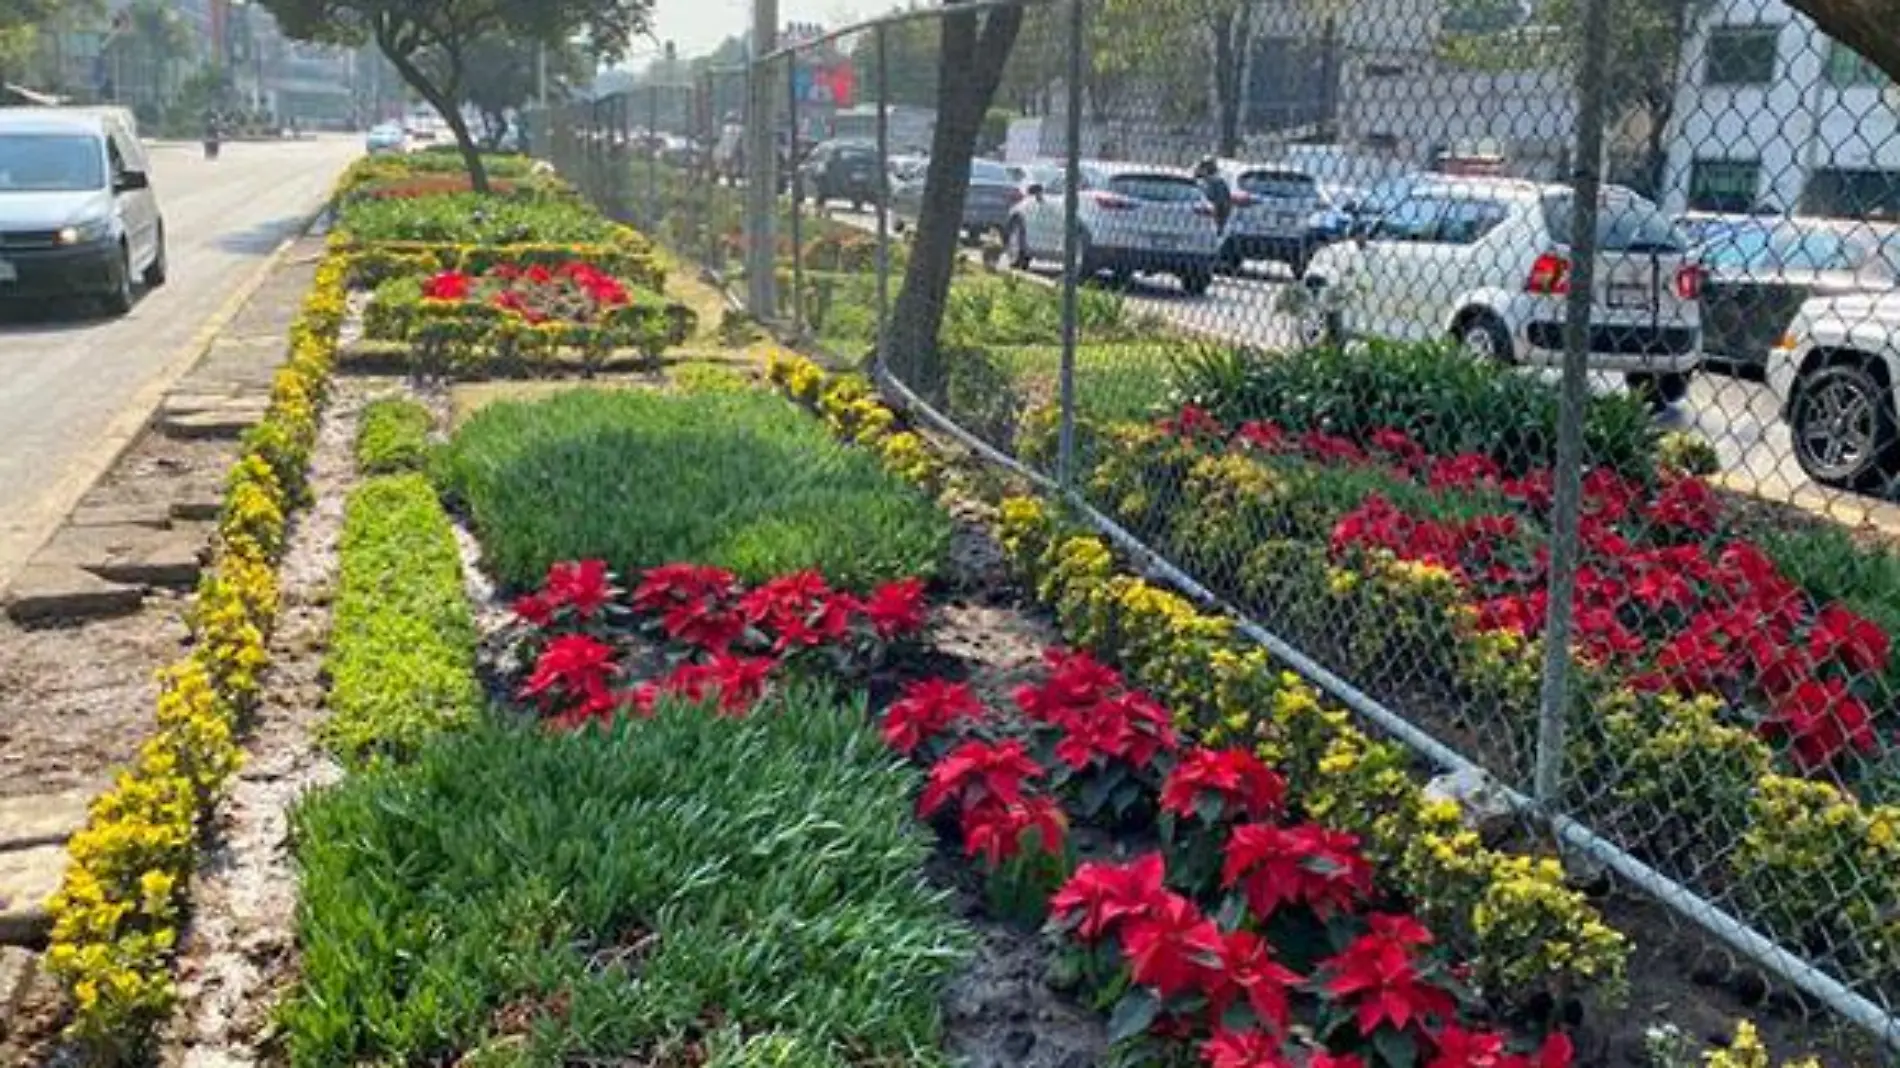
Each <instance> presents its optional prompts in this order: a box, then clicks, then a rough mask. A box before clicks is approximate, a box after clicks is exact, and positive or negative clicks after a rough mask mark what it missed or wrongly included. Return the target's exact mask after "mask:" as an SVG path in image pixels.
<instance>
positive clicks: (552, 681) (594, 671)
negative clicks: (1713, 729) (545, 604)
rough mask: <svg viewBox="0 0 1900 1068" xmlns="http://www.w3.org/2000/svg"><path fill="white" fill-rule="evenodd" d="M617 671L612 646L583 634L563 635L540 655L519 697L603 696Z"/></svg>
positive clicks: (550, 643)
mask: <svg viewBox="0 0 1900 1068" xmlns="http://www.w3.org/2000/svg"><path fill="white" fill-rule="evenodd" d="M616 670H617V669H616V668H615V666H614V650H613V646H611V645H608V644H607V643H606V642H603V641H600V640H598V639H596V638H593V637H590V636H588V635H586V634H563V635H561V636H560V637H558V638H555V639H554V640H553V641H551V642H549V643H548V646H547V648H546V649H543V650H542V651H541V656H540V658H539V659H537V660H536V661H535V664H534V672H533V673H532V674H530V675H529V676H528V682H527V684H526V685H525V686H523V687H522V688H521V695H522V696H523V697H540V696H542V695H546V694H568V695H575V694H591V693H597V692H602V691H605V689H606V682H607V679H608V678H609V677H610V676H612V675H613V674H614V672H615V671H616Z"/></svg>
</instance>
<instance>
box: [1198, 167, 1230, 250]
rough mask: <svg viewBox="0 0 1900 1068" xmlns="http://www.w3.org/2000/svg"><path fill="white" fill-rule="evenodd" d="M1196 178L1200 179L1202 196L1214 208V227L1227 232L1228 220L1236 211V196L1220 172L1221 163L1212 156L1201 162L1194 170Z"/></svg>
mask: <svg viewBox="0 0 1900 1068" xmlns="http://www.w3.org/2000/svg"><path fill="white" fill-rule="evenodd" d="M1194 176H1195V177H1196V178H1198V179H1200V182H1201V194H1202V195H1203V196H1205V197H1207V202H1208V203H1209V204H1212V205H1213V206H1214V225H1215V227H1217V228H1218V229H1220V230H1221V232H1223V233H1225V232H1226V230H1227V218H1228V216H1230V215H1232V214H1233V211H1234V194H1233V191H1232V190H1230V189H1228V188H1227V179H1226V177H1225V176H1223V175H1222V174H1221V172H1220V163H1219V162H1218V161H1216V160H1215V159H1214V157H1212V156H1208V157H1206V158H1204V159H1202V160H1201V165H1200V166H1198V167H1196V168H1194Z"/></svg>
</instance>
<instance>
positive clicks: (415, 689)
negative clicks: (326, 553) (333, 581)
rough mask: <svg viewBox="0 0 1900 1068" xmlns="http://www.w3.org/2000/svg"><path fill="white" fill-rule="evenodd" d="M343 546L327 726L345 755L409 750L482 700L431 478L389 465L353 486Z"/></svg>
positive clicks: (451, 550)
mask: <svg viewBox="0 0 1900 1068" xmlns="http://www.w3.org/2000/svg"><path fill="white" fill-rule="evenodd" d="M341 555H342V574H341V577H340V579H339V584H338V589H337V596H336V604H335V612H334V623H333V626H332V630H331V634H330V655H329V659H328V662H327V663H326V665H325V666H326V668H327V670H328V672H329V675H330V697H329V705H330V713H331V714H330V718H329V720H328V721H327V722H326V723H325V724H324V726H323V729H322V736H323V739H324V742H325V743H326V744H327V745H328V746H329V747H330V748H331V749H332V750H333V751H334V752H335V753H336V754H337V755H338V756H339V757H341V758H342V759H344V760H345V761H347V762H349V763H352V764H362V763H366V762H368V761H370V760H372V759H374V758H376V757H379V756H386V757H394V758H398V759H406V758H408V757H410V756H413V755H414V753H415V752H416V751H417V749H418V747H419V746H420V745H421V744H422V743H423V742H425V741H427V740H428V739H429V738H431V737H432V736H434V735H435V734H436V733H438V732H440V731H442V730H444V729H448V728H453V727H457V726H461V725H464V724H466V723H468V722H469V721H471V720H472V719H473V717H474V714H475V712H476V710H477V709H478V708H479V706H480V701H481V691H480V687H479V686H478V684H477V682H476V679H475V642H476V634H475V623H474V620H473V618H472V617H471V615H470V613H469V607H468V600H467V597H466V595H465V594H464V593H463V590H462V561H461V555H460V553H459V552H458V550H457V548H456V544H455V536H454V533H453V531H452V530H451V529H450V526H449V517H448V515H447V514H446V513H445V512H443V510H442V505H441V503H440V502H439V501H437V500H436V496H435V491H434V489H433V488H432V487H431V486H430V484H429V482H428V480H427V479H425V478H424V477H423V476H421V475H417V474H409V475H387V476H383V477H379V478H373V479H371V480H370V481H368V482H366V483H364V484H363V485H362V486H360V487H358V488H357V489H356V491H355V492H353V493H351V494H350V499H349V502H348V505H347V506H346V510H345V513H344V518H343V539H342V547H341Z"/></svg>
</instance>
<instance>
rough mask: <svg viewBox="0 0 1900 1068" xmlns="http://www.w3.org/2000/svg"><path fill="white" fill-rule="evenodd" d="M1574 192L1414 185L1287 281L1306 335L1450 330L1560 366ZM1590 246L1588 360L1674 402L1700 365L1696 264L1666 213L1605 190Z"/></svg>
mask: <svg viewBox="0 0 1900 1068" xmlns="http://www.w3.org/2000/svg"><path fill="white" fill-rule="evenodd" d="M1574 200H1575V197H1574V194H1573V193H1572V191H1571V190H1570V188H1569V187H1567V186H1561V185H1546V184H1540V183H1535V182H1527V181H1518V180H1514V179H1505V178H1454V177H1444V176H1433V177H1432V178H1430V179H1428V180H1424V181H1421V182H1419V183H1418V184H1416V185H1414V186H1413V187H1412V188H1411V189H1410V190H1409V191H1408V192H1407V193H1406V195H1405V196H1404V197H1403V198H1401V199H1399V200H1398V201H1397V202H1396V203H1395V204H1394V205H1393V206H1392V207H1391V209H1390V210H1389V211H1387V212H1386V213H1385V214H1383V215H1382V216H1380V217H1379V219H1378V220H1377V221H1376V222H1374V223H1373V224H1372V225H1371V227H1370V229H1369V232H1368V233H1367V234H1366V235H1365V237H1364V238H1363V239H1358V240H1351V241H1342V242H1340V243H1338V244H1334V245H1329V246H1327V247H1326V248H1323V249H1321V250H1320V251H1318V252H1317V253H1315V254H1314V256H1313V259H1312V262H1311V263H1310V264H1309V265H1308V267H1307V272H1306V278H1305V281H1304V284H1303V285H1301V286H1295V287H1289V289H1288V294H1287V297H1286V303H1287V304H1288V305H1290V306H1291V310H1293V311H1294V312H1295V313H1296V314H1297V315H1298V316H1299V320H1300V335H1301V340H1302V341H1304V342H1306V343H1308V344H1318V343H1322V342H1326V341H1329V340H1330V341H1339V340H1343V339H1344V338H1346V337H1350V336H1365V337H1379V338H1387V339H1393V340H1412V341H1422V340H1429V339H1432V338H1445V337H1449V338H1451V339H1453V340H1455V341H1457V342H1458V343H1459V344H1461V345H1463V346H1464V347H1465V348H1466V349H1468V350H1469V351H1470V352H1471V353H1472V354H1473V355H1476V356H1479V357H1482V358H1485V359H1494V360H1502V361H1506V362H1510V363H1519V364H1524V365H1527V366H1534V367H1555V366H1560V365H1561V364H1562V362H1563V351H1564V321H1565V306H1566V303H1567V301H1568V299H1569V298H1568V294H1569V291H1570V278H1571V261H1570V255H1571V250H1570V245H1571V242H1570V218H1571V209H1572V205H1573V203H1574ZM1597 247H1598V257H1597V263H1596V272H1595V284H1594V286H1593V288H1594V289H1595V294H1594V299H1593V301H1592V311H1591V319H1590V333H1589V343H1590V368H1591V369H1592V370H1595V371H1614V372H1622V373H1623V374H1625V375H1626V376H1627V378H1628V380H1629V383H1630V385H1631V387H1632V388H1634V389H1639V390H1642V391H1643V392H1646V393H1648V394H1649V395H1650V396H1651V397H1652V399H1653V400H1656V401H1659V402H1667V403H1674V402H1675V401H1679V400H1681V399H1682V398H1683V397H1684V396H1685V395H1687V393H1688V389H1689V380H1690V377H1691V376H1692V375H1693V374H1694V373H1695V370H1696V368H1697V367H1699V366H1700V365H1701V363H1702V323H1701V311H1700V306H1699V298H1700V294H1701V286H1702V278H1703V274H1702V269H1701V268H1700V267H1699V266H1698V265H1697V264H1695V263H1694V262H1693V261H1692V260H1691V259H1690V258H1689V256H1688V246H1687V242H1686V241H1685V240H1684V238H1683V236H1682V235H1681V234H1680V233H1678V232H1677V230H1676V227H1675V225H1674V224H1673V223H1672V222H1671V221H1670V220H1669V218H1668V217H1667V216H1665V215H1663V214H1662V212H1660V211H1659V210H1657V208H1656V206H1655V205H1654V204H1651V203H1650V202H1649V201H1647V200H1644V199H1643V198H1641V197H1639V196H1636V195H1635V194H1634V193H1631V192H1629V191H1628V190H1624V189H1620V188H1609V189H1605V190H1604V192H1603V200H1602V209H1601V218H1600V221H1599V224H1598V236H1597Z"/></svg>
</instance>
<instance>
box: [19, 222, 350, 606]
mask: <svg viewBox="0 0 1900 1068" xmlns="http://www.w3.org/2000/svg"><path fill="white" fill-rule="evenodd" d="M314 218H315V216H314V215H313V216H312V219H313V220H314ZM309 229H310V227H309V224H308V223H306V224H305V225H302V226H299V227H297V228H296V230H295V232H293V233H292V234H291V235H290V236H289V237H286V238H284V239H283V241H281V242H279V243H278V245H277V247H276V248H275V249H273V250H271V253H270V255H268V256H266V257H264V261H263V262H262V263H260V264H258V265H257V267H256V268H255V269H253V270H252V271H251V273H250V274H249V275H248V276H247V277H246V278H245V279H244V281H243V282H242V283H240V284H239V285H238V287H237V289H236V291H234V292H233V293H232V294H231V296H230V297H229V298H228V299H227V300H225V302H224V303H223V304H222V305H220V306H219V308H218V310H217V311H215V312H212V313H211V317H210V318H209V319H206V320H205V322H204V325H203V326H201V327H199V329H198V332H197V333H196V334H194V335H192V338H191V340H190V341H187V342H186V343H185V344H184V345H183V346H182V347H180V348H179V349H178V351H177V352H176V353H174V354H173V355H172V357H171V358H170V359H168V360H167V361H165V364H164V366H162V367H160V368H159V371H158V373H157V374H155V375H153V376H152V377H151V379H150V380H148V381H147V382H146V383H145V385H144V386H143V387H141V388H140V389H139V391H138V393H136V394H134V395H133V397H132V399H131V400H130V401H128V402H126V404H125V406H124V407H122V408H120V409H119V411H118V413H117V414H116V415H114V416H113V417H112V421H111V422H109V423H107V424H106V426H105V429H104V430H103V431H101V432H100V434H99V435H98V437H97V438H95V439H94V440H93V443H92V447H91V448H89V449H87V450H86V452H85V453H84V454H82V455H81V456H80V457H79V458H78V459H76V460H74V461H73V462H72V463H71V464H69V465H68V466H67V468H66V472H65V473H64V474H63V475H61V476H60V479H59V481H58V482H55V483H54V484H53V485H52V486H51V487H49V488H48V489H47V490H46V491H45V492H44V493H41V494H40V496H39V499H38V500H36V501H34V502H33V503H32V504H30V505H27V506H26V507H25V508H23V509H21V510H20V511H19V512H17V513H15V519H16V523H15V524H14V528H15V529H13V530H12V531H10V532H8V533H6V534H4V535H0V589H4V588H5V587H6V586H7V585H9V584H11V583H12V581H13V577H14V576H15V575H17V574H19V572H20V569H21V568H23V567H25V566H26V564H27V561H29V560H31V559H32V558H33V554H34V553H37V552H39V550H40V547H41V546H43V545H45V544H46V542H47V540H48V539H50V538H51V537H52V536H53V534H54V533H55V532H56V531H58V530H59V525H60V524H61V523H62V522H64V521H65V520H66V517H67V516H68V515H71V514H72V510H73V507H74V506H75V505H77V504H78V503H79V499H80V498H81V497H84V496H85V495H86V491H87V490H90V489H91V488H92V486H93V483H95V482H97V481H99V479H100V478H101V477H102V476H104V475H105V473H106V472H107V471H109V470H111V469H112V465H113V464H114V463H116V462H118V459H119V457H120V456H121V455H123V454H124V452H125V450H126V449H127V448H129V447H130V446H131V444H132V443H133V442H134V441H137V440H138V436H139V434H140V433H141V432H142V431H144V429H145V427H146V426H147V425H148V424H149V423H150V422H151V420H152V413H154V412H156V411H157V410H158V406H159V403H160V402H161V401H163V400H164V399H165V394H166V393H169V392H170V391H171V388H172V387H173V386H175V385H177V384H178V380H179V379H181V378H183V377H184V376H185V375H186V373H187V372H189V371H190V370H191V369H192V368H193V367H195V366H197V363H198V361H199V360H200V359H202V358H203V357H204V355H205V354H206V353H207V352H209V351H211V345H212V343H213V342H215V341H216V340H217V338H218V334H220V333H221V332H223V330H224V328H225V327H226V326H229V325H230V323H231V320H232V319H235V318H237V314H238V312H239V311H241V310H242V309H243V308H244V305H245V303H246V302H247V301H249V300H250V299H251V297H252V296H253V295H255V294H256V293H257V291H258V290H259V289H261V288H262V287H263V285H264V280H265V279H267V278H269V277H270V274H271V272H272V271H273V270H276V268H277V266H278V264H279V263H281V262H282V261H283V258H284V256H285V254H286V253H288V252H289V251H290V249H291V246H292V245H294V244H296V243H297V241H298V240H299V239H300V238H301V237H302V236H303V235H304V234H305V233H306V232H308V230H309Z"/></svg>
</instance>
